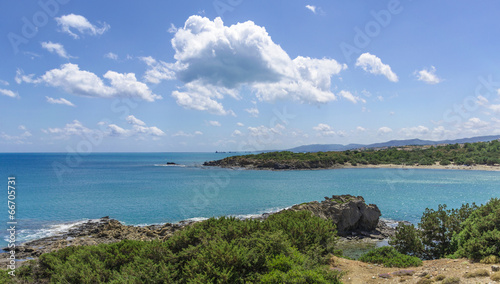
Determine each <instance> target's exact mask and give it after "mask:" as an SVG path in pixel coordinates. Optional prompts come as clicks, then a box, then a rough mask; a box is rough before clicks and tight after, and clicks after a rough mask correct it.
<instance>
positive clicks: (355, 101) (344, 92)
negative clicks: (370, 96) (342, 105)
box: [338, 90, 366, 104]
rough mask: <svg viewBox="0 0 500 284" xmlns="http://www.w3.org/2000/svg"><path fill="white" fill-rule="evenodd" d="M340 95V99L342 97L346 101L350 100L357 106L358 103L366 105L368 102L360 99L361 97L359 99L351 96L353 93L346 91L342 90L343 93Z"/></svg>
mask: <svg viewBox="0 0 500 284" xmlns="http://www.w3.org/2000/svg"><path fill="white" fill-rule="evenodd" d="M338 95H339V96H340V97H342V98H344V99H346V100H348V101H350V102H352V103H353V104H356V103H358V102H362V103H366V100H365V99H363V98H360V97H358V96H354V95H353V94H351V92H348V91H344V90H342V91H340V92H339V93H338Z"/></svg>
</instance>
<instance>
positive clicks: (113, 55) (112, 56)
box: [104, 52, 118, 60]
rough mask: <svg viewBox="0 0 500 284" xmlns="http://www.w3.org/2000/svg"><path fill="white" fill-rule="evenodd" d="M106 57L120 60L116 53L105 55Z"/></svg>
mask: <svg viewBox="0 0 500 284" xmlns="http://www.w3.org/2000/svg"><path fill="white" fill-rule="evenodd" d="M104 57H106V58H109V59H111V60H118V55H117V54H116V53H113V52H108V53H106V54H104Z"/></svg>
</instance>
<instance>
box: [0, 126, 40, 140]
mask: <svg viewBox="0 0 500 284" xmlns="http://www.w3.org/2000/svg"><path fill="white" fill-rule="evenodd" d="M17 128H18V129H19V130H22V131H24V132H23V133H21V134H20V135H8V134H6V133H5V132H2V133H0V138H1V139H2V140H4V141H8V142H10V143H14V144H26V143H28V142H26V140H27V139H28V138H30V137H31V136H32V134H31V132H29V131H28V129H27V128H26V127H25V126H24V125H19V126H18V127H17ZM28 144H31V143H28Z"/></svg>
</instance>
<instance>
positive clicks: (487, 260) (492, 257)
mask: <svg viewBox="0 0 500 284" xmlns="http://www.w3.org/2000/svg"><path fill="white" fill-rule="evenodd" d="M480 262H481V263H483V264H497V263H500V257H498V256H496V255H489V256H487V257H485V258H483V259H481V261H480Z"/></svg>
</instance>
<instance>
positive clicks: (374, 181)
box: [0, 153, 500, 246]
mask: <svg viewBox="0 0 500 284" xmlns="http://www.w3.org/2000/svg"><path fill="white" fill-rule="evenodd" d="M228 155H230V154H215V153H112V154H111V153H98V154H97V153H96V154H90V155H87V156H83V157H82V156H74V155H68V154H66V153H61V154H53V153H50V154H38V153H37V154H0V173H1V179H0V180H3V182H4V189H7V180H8V177H9V176H14V177H15V178H16V191H17V194H16V199H15V202H16V218H17V221H18V224H17V233H18V240H20V241H26V240H29V239H34V238H39V237H43V236H48V235H50V234H54V233H57V232H60V231H64V230H66V229H67V228H68V227H69V226H71V225H73V224H74V223H76V222H82V221H85V220H88V219H96V218H100V217H103V216H110V217H111V218H115V219H117V220H119V221H121V222H123V223H125V224H130V225H132V224H133V225H146V224H157V223H165V222H177V221H180V220H185V219H190V218H207V217H211V216H222V215H234V216H241V217H247V216H252V215H255V214H262V213H265V212H271V211H277V210H279V209H282V208H286V207H288V206H291V205H293V204H297V203H302V202H307V201H312V200H318V201H321V200H323V197H325V196H331V195H334V194H352V195H361V196H363V197H364V198H365V200H366V202H367V203H374V204H377V205H378V207H379V208H380V210H381V211H382V217H383V218H386V219H390V220H396V221H397V220H407V221H410V222H413V223H416V222H418V220H419V218H420V216H421V214H422V212H423V210H424V209H425V208H426V207H430V208H437V205H438V204H442V203H446V204H448V207H458V206H460V205H461V204H462V203H467V202H469V203H470V202H476V203H485V202H487V201H488V200H489V199H490V198H492V197H499V196H500V172H484V171H458V170H411V169H409V170H401V169H341V170H312V171H254V170H228V169H219V168H207V167H202V166H201V164H202V163H203V162H204V161H208V160H215V159H222V158H224V157H226V156H228ZM166 162H175V163H177V164H179V165H182V166H165V165H164V164H165V163H166ZM0 206H3V209H2V208H1V207H0V224H1V225H0V229H1V231H0V245H1V246H4V245H5V244H6V242H5V238H6V236H7V230H6V229H7V222H8V221H9V220H8V217H9V215H8V208H7V190H5V191H4V192H3V193H0ZM2 212H3V213H2Z"/></svg>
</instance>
